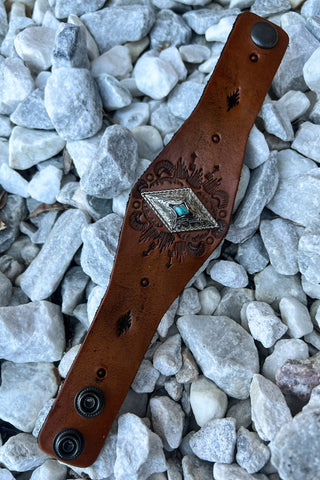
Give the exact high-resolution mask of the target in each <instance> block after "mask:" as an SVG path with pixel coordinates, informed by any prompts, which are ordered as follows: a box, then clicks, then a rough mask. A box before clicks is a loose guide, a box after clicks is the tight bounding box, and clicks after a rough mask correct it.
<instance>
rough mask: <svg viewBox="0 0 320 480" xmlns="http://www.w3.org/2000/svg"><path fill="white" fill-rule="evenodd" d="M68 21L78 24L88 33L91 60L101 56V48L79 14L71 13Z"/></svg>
mask: <svg viewBox="0 0 320 480" xmlns="http://www.w3.org/2000/svg"><path fill="white" fill-rule="evenodd" d="M68 23H72V25H77V26H78V27H81V28H82V29H83V30H84V32H85V35H86V44H87V54H88V57H89V59H90V60H94V59H95V58H97V57H98V56H99V49H98V46H97V44H96V41H95V40H94V38H93V36H92V35H91V33H90V32H89V30H88V29H87V27H86V26H85V24H84V23H83V22H82V21H81V20H80V18H79V17H78V16H77V15H74V14H73V13H71V14H70V15H69V16H68Z"/></svg>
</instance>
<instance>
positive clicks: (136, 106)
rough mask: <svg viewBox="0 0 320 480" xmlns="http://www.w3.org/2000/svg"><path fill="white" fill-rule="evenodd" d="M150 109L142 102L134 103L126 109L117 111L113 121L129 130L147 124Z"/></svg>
mask: <svg viewBox="0 0 320 480" xmlns="http://www.w3.org/2000/svg"><path fill="white" fill-rule="evenodd" d="M149 117H150V107H149V105H148V104H147V103H144V102H134V103H132V104H131V105H128V106H127V107H123V108H121V109H119V110H117V111H116V112H115V113H114V115H113V119H114V120H115V121H116V122H118V123H120V124H121V125H123V126H124V127H127V128H129V129H132V128H135V127H139V126H141V125H145V124H146V123H148V120H149Z"/></svg>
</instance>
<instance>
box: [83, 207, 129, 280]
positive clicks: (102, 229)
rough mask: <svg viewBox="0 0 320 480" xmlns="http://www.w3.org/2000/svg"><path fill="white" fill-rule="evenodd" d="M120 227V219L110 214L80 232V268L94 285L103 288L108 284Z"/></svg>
mask: <svg viewBox="0 0 320 480" xmlns="http://www.w3.org/2000/svg"><path fill="white" fill-rule="evenodd" d="M121 227H122V218H121V217H119V215H116V214H115V213H110V215H106V216H105V217H104V218H101V220H98V221H97V222H95V223H93V224H91V225H88V226H87V227H86V228H84V229H83V231H82V240H83V247H82V252H81V267H82V269H83V271H84V272H85V273H86V274H87V275H89V277H90V278H91V279H92V280H93V282H94V283H97V284H98V285H100V286H102V287H105V288H106V287H107V285H108V283H109V277H110V274H111V270H112V267H113V260H114V256H115V253H116V249H117V246H118V240H119V235H120V230H121Z"/></svg>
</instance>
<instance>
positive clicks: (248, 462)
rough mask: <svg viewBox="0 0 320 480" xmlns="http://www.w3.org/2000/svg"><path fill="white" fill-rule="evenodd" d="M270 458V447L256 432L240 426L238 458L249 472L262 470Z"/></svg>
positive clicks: (241, 465)
mask: <svg viewBox="0 0 320 480" xmlns="http://www.w3.org/2000/svg"><path fill="white" fill-rule="evenodd" d="M269 458H270V450H269V448H268V447H267V446H266V445H265V444H264V443H262V442H261V440H260V439H259V437H258V435H257V434H256V433H255V432H250V431H249V430H247V429H246V428H244V427H240V428H239V430H238V432H237V454H236V460H237V463H238V464H239V465H240V467H242V468H244V469H245V470H246V471H247V472H248V473H256V472H259V470H261V469H262V468H263V467H264V466H265V465H266V463H267V462H268V461H269Z"/></svg>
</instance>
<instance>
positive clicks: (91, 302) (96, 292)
mask: <svg viewBox="0 0 320 480" xmlns="http://www.w3.org/2000/svg"><path fill="white" fill-rule="evenodd" d="M105 293H106V289H105V287H100V286H99V285H97V286H96V287H94V288H93V289H92V290H91V292H90V294H89V297H88V303H87V310H88V320H89V322H90V323H91V322H92V320H93V318H94V315H95V313H96V311H97V310H98V307H99V305H100V303H101V300H102V298H103V296H104V294H105Z"/></svg>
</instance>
